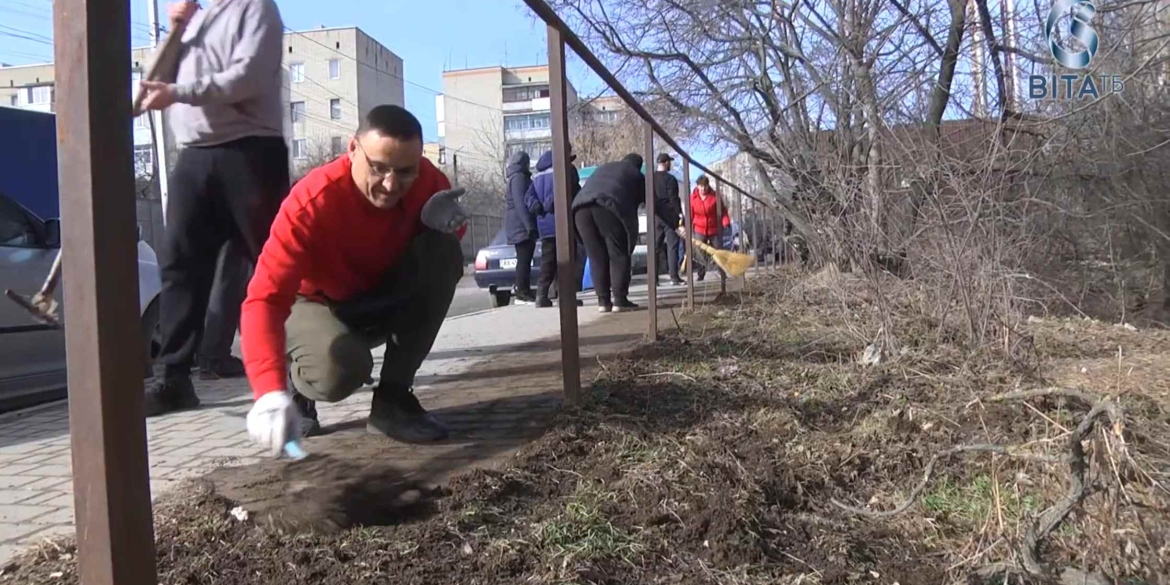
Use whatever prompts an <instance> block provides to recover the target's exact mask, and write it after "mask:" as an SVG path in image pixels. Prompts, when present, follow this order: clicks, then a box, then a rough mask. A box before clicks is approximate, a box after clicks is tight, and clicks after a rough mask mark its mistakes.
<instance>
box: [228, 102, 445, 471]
mask: <svg viewBox="0 0 1170 585" xmlns="http://www.w3.org/2000/svg"><path fill="white" fill-rule="evenodd" d="M460 194H462V190H461V189H457V190H451V185H450V183H449V182H448V181H447V177H445V176H444V175H443V173H442V172H440V171H439V170H438V169H436V168H435V167H434V165H432V164H431V162H430V161H428V160H427V159H425V158H423V156H422V128H421V127H420V125H419V122H418V119H416V118H415V117H414V116H413V115H412V114H411V113H410V112H407V111H406V110H404V109H402V108H400V107H397V106H379V107H376V108H374V109H373V110H371V111H370V113H369V114H368V115H367V116H366V118H365V120H364V121H363V122H362V125H361V127H360V128H359V129H358V131H357V134H356V135H355V136H354V137H353V138H351V139H350V141H349V152H348V154H347V155H345V156H342V157H340V158H338V159H337V160H335V161H333V162H331V163H329V164H326V165H324V166H322V167H320V168H317V169H315V170H313V171H312V172H310V173H309V174H308V175H307V176H306V177H305V178H304V179H302V180H301V181H300V182H299V183H297V184H296V186H294V187H293V189H292V192H291V193H290V194H289V196H288V198H287V199H286V200H285V201H284V204H283V205H281V208H280V213H279V214H278V215H277V216H276V220H275V221H274V222H273V224H272V229H271V232H270V234H269V237H268V241H267V242H266V243H265V244H264V249H263V251H262V252H261V254H260V258H259V260H258V261H257V263H256V271H255V274H254V276H253V277H252V281H251V283H250V284H249V286H248V298H247V300H246V301H244V305H243V310H242V316H241V338H242V343H243V348H242V349H243V354H244V364H245V367H246V369H247V373H248V380H249V382H250V383H251V385H252V391H253V393H254V395H255V397H256V403H255V405H254V406H253V407H252V410H251V412H249V413H248V417H247V426H248V433H249V435H251V437H252V439H253V440H254V441H256V442H257V443H260V444H262V445H265V446H267V447H270V448H271V449H272V452H273V454H278V453H279V452H280V450H281V448H282V447H283V445H284V443H285V441H287V440H288V439H290V438H292V437H295V436H300V435H307V434H312V433H313V432H315V431H317V430H319V429H320V424H319V423H318V422H317V415H316V408H315V406H314V401H318V400H322V401H325V402H336V401H339V400H343V399H345V398H347V397H348V396H350V395H351V394H353V393H354V392H355V391H356V390H358V389H359V388H361V387H362V386H363V385H365V384H367V383H369V381H370V380H371V373H372V370H373V367H374V360H373V358H372V356H371V354H370V350H371V349H372V348H374V347H376V346H378V345H381V344H382V343H385V344H386V354H385V361H384V362H383V364H382V371H381V376H380V380H379V382H378V385H377V386H376V387H375V388H374V398H373V406H372V407H371V409H370V418H369V422H368V424H367V429H368V430H369V431H370V432H372V433H380V434H383V435H386V436H388V437H391V438H394V439H398V440H401V441H408V442H419V441H435V440H440V439H443V438H445V437H446V436H447V427H446V426H445V425H444V424H443V423H442V422H440V421H439V420H437V419H436V418H435V417H434V416H432V415H430V414H428V413H427V411H426V410H425V409H424V408H423V407H422V406H421V405H420V404H419V402H418V399H416V398H415V396H414V392H413V389H412V386H413V384H414V375H415V372H416V371H418V368H419V366H420V365H422V362H423V360H424V359H425V358H426V356H427V354H428V353H430V351H431V346H432V345H433V344H434V341H435V337H436V336H437V335H438V333H439V327H440V326H441V325H442V323H443V319H444V317H445V316H446V314H447V309H448V308H449V306H450V304H451V299H452V298H453V297H454V295H455V287H456V285H457V284H458V282H459V279H460V278H461V277H462V275H463V253H462V251H461V249H460V246H459V239H460V238H461V237H462V233H463V229H464V228H463V226H464V224H465V222H466V215H465V214H464V212H463V210H462V208H461V207H460V206H459V204H458V202H457V201H456V198H457V197H458V196H459V195H460Z"/></svg>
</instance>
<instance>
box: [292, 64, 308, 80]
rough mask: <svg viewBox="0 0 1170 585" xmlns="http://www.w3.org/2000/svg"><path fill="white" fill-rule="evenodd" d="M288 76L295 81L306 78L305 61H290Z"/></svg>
mask: <svg viewBox="0 0 1170 585" xmlns="http://www.w3.org/2000/svg"><path fill="white" fill-rule="evenodd" d="M288 78H289V81H292V82H293V83H301V82H302V81H304V80H305V64H304V63H289V64H288Z"/></svg>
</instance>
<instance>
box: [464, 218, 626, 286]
mask: <svg viewBox="0 0 1170 585" xmlns="http://www.w3.org/2000/svg"><path fill="white" fill-rule="evenodd" d="M638 229H639V230H640V233H639V234H638V245H637V246H636V247H635V248H634V255H633V258H631V264H633V270H634V274H646V216H639V217H638ZM540 254H541V245H540V242H537V243H536V253H535V254H533V255H532V285H533V287H535V286H536V283H537V281H538V279H539V278H540ZM475 285H476V286H478V287H479V288H483V289H487V291H488V294H489V295H491V297H492V299H491V300H492V307H503V306H506V305H508V304H509V303H511V302H512V296H513V294H514V292H515V291H514V289H515V287H516V248H515V247H514V246H512V245H511V244H509V243H508V239H507V237H506V236H505V234H504V230H502V229H501V230H500V231H499V232H497V233H496V237H494V238H492V241H491V242H489V243H488V245H487V246H485V247H483V248H480V250H479V251H478V252H477V253H476V255H475Z"/></svg>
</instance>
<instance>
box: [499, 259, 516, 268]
mask: <svg viewBox="0 0 1170 585" xmlns="http://www.w3.org/2000/svg"><path fill="white" fill-rule="evenodd" d="M515 267H516V259H515V258H504V259H503V260H500V268H515Z"/></svg>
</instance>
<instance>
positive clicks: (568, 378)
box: [524, 0, 775, 405]
mask: <svg viewBox="0 0 1170 585" xmlns="http://www.w3.org/2000/svg"><path fill="white" fill-rule="evenodd" d="M524 3H525V4H527V5H528V7H529V8H530V9H532V11H533V12H534V13H535V14H536V15H537V16H538V17H540V19H541V20H543V21H544V22H545V24H546V25H547V27H548V63H549V89H550V92H549V93H550V98H551V102H552V103H551V109H552V131H553V169H554V172H555V173H556V177H557V180H556V238H557V286H558V288H559V289H560V290H562V291H570V290H576V288H575V286H574V271H573V270H572V265H573V264H572V263H573V258H574V254H573V246H574V244H575V241H576V237H575V236H574V233H573V222H572V218H571V217H570V208H571V201H570V197H569V193H570V191H569V176H568V172H567V171H568V168H569V167H568V165H569V162H568V151H569V129H568V119H567V115H566V112H567V108H568V104H567V102H566V93H565V86H566V84H567V80H566V78H565V46H566V45H568V46H569V47H570V48H572V49H573V51H574V52H575V53H576V54H577V56H578V57H580V58H581V60H582V61H584V62H585V64H586V65H588V66H589V68H590V69H592V70H593V72H594V73H596V74H597V75H598V77H600V78H601V79H602V80H603V81H605V83H606V84H607V85H609V87H610V88H611V89H613V91H614V92H615V93H616V94H617V95H618V96H619V97H621V98H622V101H624V102H625V103H626V105H627V106H629V108H630V109H631V110H633V111H634V113H636V114H637V115H638V117H639V118H641V119H642V121H643V123H644V124H645V143H644V153H643V155H642V157H643V160H644V161H645V163H646V169H647V172H646V236H647V237H646V240H647V241H646V259H647V266H646V273H647V277H648V278H647V288H648V292H649V295H648V296H649V302H648V305H649V307H648V308H649V311H650V327H649V331H648V336H649V338H650V339H652V340H653V339H657V338H658V288H657V282H656V281H657V276H658V275H657V261H656V260H657V256H658V254H657V250H656V249H655V248H656V246H655V238H654V237H653V235H654V234H653V232H652V230H653V229H656V222H655V219H654V179H653V173H652V172H650V171H651V169H653V164H654V162H653V161H654V136H655V135H657V136H658V138H659V139H661V140H662V141H663V142H665V143H666V144H668V145H669V146H670V147H671V148H672V149H673V150H674V151H675V152H676V153H678V155H679V156H680V157H681V158H682V159H683V185H682V189H681V191H683V192H684V193H686V194H687V195H686V196H684V197H682V199H683V201H685V202H686V203H685V204H684V206H683V207H684V214H685V219H684V221H685V223H686V225H687V226H688V228H689V226H690V225H691V210H690V197H689V193H690V165H694V166H695V167H697V168H699V169H700V170H702V171H703V172H704V173H706V174H707V175H709V176H710V177H711V178H712V179H714V180H715V184H716V191H719V190H720V188H721V187H724V186H726V187H728V188H730V189H732V190H734V191H736V192H737V193H738V194H739V196H740V197H741V198H742V197H747V198H748V199H750V200H752V201H754V202H756V203H757V204H759V205H762V206H763V207H764V209H765V210H772V211H775V210H774V208H773V206H772V205H771V204H769V203H768V202H767V201H763V200H761V199H759V198H757V197H755V196H753V195H752V194H751V193H749V192H747V191H746V190H744V189H743V188H741V187H740V186H739V185H736V184H735V183H733V182H731V181H728V180H727V179H725V178H724V177H723V176H722V175H720V174H719V173H716V172H715V171H713V170H711V169H709V168H707V167H706V166H704V165H703V164H702V163H700V162H699V161H697V160H695V158H694V157H692V156H691V155H690V154H689V153H687V151H686V150H685V149H684V148H683V147H682V146H681V145H680V144H679V143H678V141H676V140H675V139H674V137H672V136H671V135H670V134H669V133H668V132H667V131H666V129H665V128H663V127H662V125H661V124H659V123H658V121H657V120H655V119H654V116H652V115H650V112H648V111H647V110H646V108H645V107H643V106H642V104H641V103H639V102H638V100H637V99H636V98H634V96H633V94H631V93H630V92H629V90H627V89H626V88H625V86H623V85H622V83H621V82H620V81H618V79H617V77H616V76H614V74H613V73H612V72H610V71H609V69H608V68H606V67H605V65H604V64H602V63H601V60H600V59H598V58H597V56H596V55H594V54H593V52H592V51H591V50H589V47H588V46H586V45H585V43H584V42H583V41H582V40H581V38H580V37H578V36H577V35H576V34H575V33H573V31H572V30H571V29H570V28H569V27H568V25H566V24H565V22H564V21H563V20H561V18H560V16H558V15H557V13H556V11H554V10H553V9H552V7H550V6H549V5H548V4H547V3H545V2H544V1H543V0H524ZM716 201H719V202H720V203H719V205H720V209H721V206H722V202H721V200H720V199H716ZM739 207H740V209H741V210H742V208H743V207H742V205H740V206H739ZM717 225H719V226H720V234H719V237H720V239H721V238H722V222H717ZM741 225H742V218H741ZM686 244H687V256H688V258H691V259H692V261H693V258H694V247H693V245H692V242H691V238H690V237H688V238H687V242H686ZM720 276H721V278H720V286H721V290H722V291H723V292H726V290H727V283H726V278H725V277H723V274H722V272H721V273H720ZM694 288H695V287H694V273H693V271H690V270H688V271H687V306H688V307H689V308H693V307H694V303H695V296H694ZM560 320H561V363H562V366H563V380H564V395H565V400H566V401H567V402H568V403H570V404H574V405H576V404H580V402H581V380H580V368H579V363H580V340H579V339H578V335H577V330H578V329H577V312H576V308H575V307H574V306H573V304H572V303H560Z"/></svg>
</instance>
